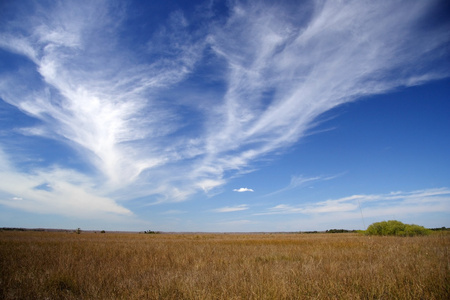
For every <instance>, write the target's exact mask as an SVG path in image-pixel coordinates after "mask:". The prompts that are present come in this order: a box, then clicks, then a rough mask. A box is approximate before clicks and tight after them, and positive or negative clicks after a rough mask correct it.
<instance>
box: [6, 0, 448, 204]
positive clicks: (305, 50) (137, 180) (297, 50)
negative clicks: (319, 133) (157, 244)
mask: <svg viewBox="0 0 450 300" xmlns="http://www.w3.org/2000/svg"><path fill="white" fill-rule="evenodd" d="M431 6H432V5H431V4H430V3H429V2H415V3H409V2H408V4H405V2H391V1H387V2H373V3H372V2H371V3H367V2H364V3H363V2H360V1H348V2H345V3H344V2H334V1H325V2H312V3H303V4H301V5H298V4H295V3H294V4H293V3H290V4H287V3H284V4H283V5H275V4H264V3H253V2H250V3H241V2H238V1H237V2H232V3H230V4H229V12H228V14H226V16H221V18H219V21H217V20H215V19H214V18H212V17H211V16H213V15H214V13H213V12H212V11H209V12H207V13H200V12H202V10H198V13H197V14H194V15H190V16H187V15H185V14H184V13H183V12H181V11H175V12H173V13H172V14H170V16H169V17H168V19H167V20H166V23H165V24H163V25H161V26H160V27H158V28H156V29H154V28H153V29H154V30H152V31H151V32H152V33H151V34H148V36H140V37H139V39H137V40H138V41H139V44H138V45H135V44H133V45H132V44H130V41H129V39H127V32H124V31H123V27H122V25H123V24H124V22H126V20H127V19H128V18H131V16H129V15H127V6H126V5H114V4H112V3H110V2H106V1H105V2H103V1H98V2H97V1H96V2H92V1H85V2H83V3H80V2H79V1H66V2H64V3H58V4H55V5H50V6H45V5H44V4H39V3H37V4H36V3H34V4H33V6H32V8H30V9H29V10H26V9H25V10H22V11H21V13H24V12H25V14H19V10H14V9H13V8H12V11H13V13H11V14H10V17H8V18H9V19H8V20H5V21H4V22H3V23H2V24H4V25H5V26H3V28H2V29H1V30H0V47H1V48H2V49H3V50H4V51H8V52H10V53H14V54H15V55H17V56H20V57H21V58H25V59H26V60H27V62H26V63H22V64H20V67H18V68H13V69H10V70H6V71H3V72H1V73H0V97H1V99H3V100H4V101H6V102H7V103H9V104H11V105H12V106H14V107H16V108H18V109H19V110H20V111H21V112H22V113H24V114H26V115H27V116H30V117H32V118H33V119H35V120H37V121H38V122H36V123H35V124H33V125H30V126H24V127H22V128H17V129H16V132H18V133H21V134H23V135H24V136H33V137H38V138H45V139H52V140H55V141H57V142H60V143H63V144H65V145H66V146H68V147H70V148H71V149H73V150H74V151H75V152H76V153H77V154H78V155H79V157H78V159H79V160H80V161H81V163H82V164H84V165H85V166H87V167H86V168H85V169H87V170H89V171H79V170H74V169H73V168H72V167H70V166H68V165H59V166H58V167H57V169H58V170H63V171H64V172H66V173H65V174H69V173H70V174H77V175H73V176H75V177H77V176H78V175H79V174H80V173H82V175H83V176H84V177H83V178H84V179H83V180H85V181H86V182H88V183H86V185H80V186H78V189H80V193H81V191H84V192H86V191H92V190H93V189H95V190H96V195H97V196H95V197H94V196H92V197H94V198H92V202H97V203H109V204H108V205H106V207H111V209H113V210H115V211H117V212H118V213H127V211H126V209H125V210H123V208H121V207H120V206H119V205H117V204H116V202H115V201H124V200H129V199H134V198H138V197H143V196H147V197H149V198H150V199H151V201H155V203H157V202H164V201H181V200H185V199H188V198H189V197H190V196H192V195H194V194H195V193H198V192H199V191H203V192H205V193H207V194H214V193H215V190H217V189H218V188H220V187H221V186H223V185H224V184H225V183H227V181H228V179H229V178H230V176H234V175H236V174H242V173H244V172H247V171H248V170H251V169H252V167H253V164H254V163H255V162H256V161H258V160H259V159H261V158H263V157H264V156H265V155H267V154H270V153H273V152H274V151H277V150H282V149H284V148H286V147H288V146H291V145H292V144H293V143H295V142H297V141H298V140H299V139H301V138H302V137H303V136H304V135H305V134H307V132H308V130H310V129H311V127H312V126H313V125H314V120H315V119H316V118H317V117H318V116H319V115H321V114H322V113H324V112H326V111H327V110H330V109H332V108H334V107H336V106H338V105H341V104H343V103H347V102H351V101H355V100H356V99H358V98H359V97H362V96H367V95H373V94H379V93H383V92H387V91H390V90H392V89H395V88H398V87H401V86H411V85H415V84H420V83H422V82H426V81H428V80H432V79H437V78H443V77H446V76H448V75H449V71H448V70H449V68H448V64H446V63H442V62H443V61H444V62H445V58H446V57H447V55H448V54H447V53H446V51H445V47H446V45H448V42H449V39H450V38H449V36H448V30H449V28H448V24H443V25H442V24H436V25H435V26H433V27H427V28H426V29H418V22H420V20H421V18H425V17H427V13H429V11H430V7H431ZM205 7H206V5H205ZM204 11H205V10H203V12H204ZM11 16H12V17H11ZM198 20H201V21H202V22H203V24H206V25H205V26H201V28H199V26H191V25H192V24H194V23H195V22H198ZM211 66H213V67H211ZM430 66H433V68H431V67H430ZM199 78H200V80H196V79H199ZM23 82H27V83H28V84H27V85H26V86H24V85H23V84H22V83H23ZM18 87H20V88H18ZM199 91H201V92H199ZM3 148H5V147H3ZM4 151H6V150H4ZM7 155H8V157H10V158H11V159H12V157H14V153H7ZM45 159H46V160H47V165H46V166H45V167H46V168H48V167H49V166H51V165H52V164H53V161H52V160H51V158H49V157H46V158H45ZM11 172H12V173H13V174H16V175H17V176H23V177H27V176H28V175H29V174H38V173H39V174H40V173H42V169H40V168H38V167H36V168H35V169H33V170H31V171H28V172H26V171H23V170H22V171H19V170H18V169H16V168H15V167H14V166H12V165H11V167H10V169H8V171H7V172H5V173H4V174H3V176H5V177H7V176H8V174H9V173H11ZM61 172H62V171H61ZM230 174H231V175H230ZM44 177H45V176H44ZM69 177H71V176H63V177H62V178H63V179H61V180H62V181H61V184H60V185H59V186H61V187H64V188H62V190H59V192H58V190H57V189H55V190H53V191H42V190H38V191H36V190H32V189H29V190H28V192H27V195H22V194H21V193H17V194H15V195H14V197H21V198H24V199H31V198H33V197H30V195H31V193H35V198H34V199H37V198H36V197H38V195H39V193H41V194H42V193H48V195H52V197H59V196H61V195H63V194H64V193H65V192H67V193H69V192H73V191H72V190H71V189H72V188H74V186H73V185H71V183H70V182H71V181H70V180H69V179H70V178H69ZM66 179H67V181H64V180H66ZM298 181H299V182H301V181H302V179H301V178H300V179H298ZM299 182H297V181H296V180H294V182H292V183H291V185H292V187H293V186H295V185H298V184H301V183H299ZM33 184H36V185H38V184H42V182H40V180H33ZM30 186H31V185H30ZM4 188H5V189H6V187H4ZM9 192H13V191H10V190H8V193H9ZM86 193H87V192H86ZM88 194H89V195H91V194H90V193H88ZM85 196H86V195H85ZM86 197H87V198H89V197H90V196H89V197H88V196H86ZM96 197H98V198H96ZM55 199H56V198H55ZM106 199H109V200H106ZM112 199H114V200H112ZM36 201H38V200H36ZM108 201H112V202H108ZM149 201H150V200H149ZM22 202H23V203H25V202H26V201H21V203H22ZM16 203H19V202H18V201H16ZM24 205H25V204H24ZM114 205H117V206H114ZM330 205H331V204H330ZM330 205H324V207H328V208H330V207H331V206H330ZM336 205H337V207H339V208H340V207H342V205H344V204H342V205H341V204H338V203H336ZM30 207H31V206H30ZM241 208H242V207H241ZM349 208H350V206H349ZM279 209H280V210H281V209H284V208H283V207H280V208H279ZM315 209H319V208H318V207H316V208H315ZM336 209H337V208H336Z"/></svg>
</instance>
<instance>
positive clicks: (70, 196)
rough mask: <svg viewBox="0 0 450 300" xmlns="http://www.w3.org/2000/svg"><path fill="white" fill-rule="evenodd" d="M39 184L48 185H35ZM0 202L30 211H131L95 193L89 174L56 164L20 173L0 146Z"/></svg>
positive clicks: (72, 213) (97, 214) (93, 213)
mask: <svg viewBox="0 0 450 300" xmlns="http://www.w3.org/2000/svg"><path fill="white" fill-rule="evenodd" d="M42 185H45V186H51V188H37V187H40V186H42ZM0 204H3V205H6V206H9V207H13V208H16V209H22V210H25V211H29V212H34V213H46V214H59V215H65V216H77V217H82V218H83V217H84V218H89V217H94V216H95V217H96V218H106V219H107V218H108V216H114V215H123V216H131V215H132V212H131V211H130V210H128V209H127V208H125V207H123V206H120V205H119V204H117V203H116V202H115V201H114V200H113V199H110V198H108V197H105V196H101V195H98V194H97V193H96V192H95V187H94V186H93V181H92V179H91V178H89V177H86V176H85V175H82V174H80V173H77V172H75V171H67V170H61V169H58V168H54V169H49V170H39V171H36V172H35V173H33V174H23V173H21V172H19V171H17V170H15V169H14V168H12V167H11V165H10V164H9V163H8V159H7V158H6V157H5V156H4V154H3V153H2V152H1V149H0Z"/></svg>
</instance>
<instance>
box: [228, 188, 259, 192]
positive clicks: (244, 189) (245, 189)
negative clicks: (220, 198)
mask: <svg viewBox="0 0 450 300" xmlns="http://www.w3.org/2000/svg"><path fill="white" fill-rule="evenodd" d="M233 192H238V193H243V192H254V190H252V189H249V188H240V189H234V190H233Z"/></svg>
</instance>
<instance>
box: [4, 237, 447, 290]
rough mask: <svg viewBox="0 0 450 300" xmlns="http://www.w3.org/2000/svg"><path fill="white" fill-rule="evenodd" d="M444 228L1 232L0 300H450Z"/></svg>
mask: <svg viewBox="0 0 450 300" xmlns="http://www.w3.org/2000/svg"><path fill="white" fill-rule="evenodd" d="M449 249H450V235H449V234H446V233H435V234H433V235H430V236H426V237H408V238H402V237H368V236H363V235H359V234H357V233H340V234H323V233H321V234H137V233H136V234H132V233H122V234H119V233H105V234H101V233H86V232H83V233H81V234H75V233H62V232H32V231H23V232H20V231H2V232H0V299H450V253H449Z"/></svg>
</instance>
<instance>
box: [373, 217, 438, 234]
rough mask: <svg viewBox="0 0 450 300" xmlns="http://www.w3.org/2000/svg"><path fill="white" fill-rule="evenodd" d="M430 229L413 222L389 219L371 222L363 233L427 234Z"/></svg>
mask: <svg viewBox="0 0 450 300" xmlns="http://www.w3.org/2000/svg"><path fill="white" fill-rule="evenodd" d="M430 233H431V230H429V229H426V228H425V227H423V226H419V225H415V224H403V223H402V222H400V221H396V220H389V221H382V222H376V223H373V224H371V225H370V226H369V227H368V228H367V230H366V231H365V234H367V235H394V236H416V235H428V234H430Z"/></svg>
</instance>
